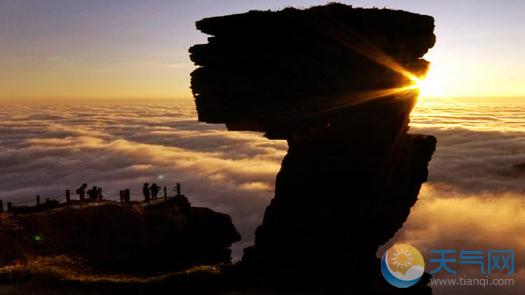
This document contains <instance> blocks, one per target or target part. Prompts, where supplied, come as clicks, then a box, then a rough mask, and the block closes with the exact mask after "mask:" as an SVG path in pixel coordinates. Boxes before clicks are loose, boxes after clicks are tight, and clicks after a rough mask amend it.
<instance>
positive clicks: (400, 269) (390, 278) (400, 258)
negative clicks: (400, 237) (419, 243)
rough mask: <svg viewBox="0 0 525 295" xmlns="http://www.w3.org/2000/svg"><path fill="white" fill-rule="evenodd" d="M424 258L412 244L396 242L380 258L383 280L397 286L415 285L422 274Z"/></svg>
mask: <svg viewBox="0 0 525 295" xmlns="http://www.w3.org/2000/svg"><path fill="white" fill-rule="evenodd" d="M424 271H425V260H424V259H423V255H421V253H420V252H419V251H418V250H417V249H416V248H415V247H413V246H411V245H408V244H396V245H394V246H392V247H391V248H390V249H388V250H387V251H386V252H385V254H384V255H383V258H382V259H381V273H382V274H383V277H384V278H385V280H386V281H387V282H388V283H390V284H391V285H393V286H395V287H398V288H408V287H411V286H413V285H415V284H416V283H417V282H418V281H419V280H420V279H421V277H422V276H423V273H424Z"/></svg>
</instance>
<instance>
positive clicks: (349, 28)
mask: <svg viewBox="0 0 525 295" xmlns="http://www.w3.org/2000/svg"><path fill="white" fill-rule="evenodd" d="M196 25H197V28H198V29H199V30H200V31H202V32H204V33H206V34H209V35H212V36H211V37H209V39H208V43H207V44H201V45H195V46H193V47H192V48H191V49H190V53H191V59H192V60H193V61H194V62H195V64H196V65H198V66H199V68H197V69H196V70H195V71H194V72H193V73H192V81H191V82H192V90H193V93H194V96H195V102H196V106H197V111H198V115H199V120H200V121H204V122H208V123H225V124H226V125H227V127H228V128H229V129H230V130H250V131H262V132H265V136H266V137H268V138H270V139H286V140H287V141H288V145H289V150H288V154H287V155H286V156H285V158H284V160H283V162H282V166H281V170H280V171H279V173H278V175H277V181H276V188H275V198H274V199H273V200H272V201H271V204H270V205H269V206H268V208H267V209H266V212H265V215H264V221H263V224H262V225H260V226H259V227H258V229H257V231H256V240H255V245H254V246H252V247H249V248H247V249H245V254H244V257H243V259H242V262H241V263H240V265H239V269H240V276H241V277H242V280H241V281H242V282H243V285H244V287H247V288H267V289H275V290H285V291H295V290H320V291H322V292H325V293H326V292H328V291H330V292H335V291H356V290H366V291H369V292H370V291H371V290H373V291H374V292H377V293H378V294H390V293H392V294H396V293H397V292H400V291H402V290H399V289H396V288H394V287H392V286H389V285H388V284H387V283H386V282H385V281H384V280H383V278H382V277H381V274H380V266H379V260H378V259H377V258H376V251H377V249H378V247H379V246H380V245H382V244H384V243H386V242H387V241H388V240H389V239H390V238H391V237H392V236H393V235H394V234H395V232H396V231H397V230H398V229H399V228H401V226H402V225H403V223H404V222H405V220H406V219H407V217H408V215H409V213H410V208H411V207H412V206H413V205H414V204H415V202H416V200H417V195H418V193H419V189H420V187H421V184H422V183H423V182H425V181H426V180H427V174H428V171H427V164H428V162H429V161H430V159H431V156H432V153H433V152H434V149H435V145H436V139H435V138H434V137H433V136H426V135H414V134H408V133H407V131H408V124H409V116H410V112H411V110H412V109H413V107H414V105H415V103H416V100H417V95H418V89H417V88H416V87H415V86H414V83H415V81H417V79H418V77H420V76H423V75H424V74H425V73H426V71H427V68H428V65H429V63H428V62H427V61H425V60H424V59H422V56H423V55H424V54H425V53H426V52H427V51H428V49H429V48H431V47H432V46H433V45H434V42H435V36H434V34H433V29H434V20H433V18H432V17H430V16H424V15H419V14H414V13H409V12H405V11H396V10H389V9H363V8H353V7H351V6H346V5H343V4H329V5H325V6H317V7H312V8H309V9H305V10H299V9H294V8H287V9H284V10H281V11H250V12H248V13H244V14H238V15H229V16H222V17H212V18H206V19H203V20H200V21H198V22H197V24H196ZM427 282H428V275H425V278H424V279H423V280H421V281H420V283H419V284H418V285H416V286H414V287H412V288H410V290H408V291H409V292H414V293H417V294H429V293H431V290H430V288H429V287H427V286H425V285H426V283H427ZM404 291H406V290H404Z"/></svg>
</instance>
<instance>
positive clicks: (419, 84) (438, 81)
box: [412, 65, 446, 98]
mask: <svg viewBox="0 0 525 295" xmlns="http://www.w3.org/2000/svg"><path fill="white" fill-rule="evenodd" d="M412 80H413V82H414V87H415V88H418V89H419V98H429V97H440V98H443V97H446V93H445V83H444V81H445V80H446V75H444V74H443V73H442V71H440V69H439V67H434V66H432V65H431V66H430V69H429V71H428V73H427V75H426V76H425V77H423V78H415V79H412Z"/></svg>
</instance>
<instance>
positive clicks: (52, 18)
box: [0, 0, 525, 101]
mask: <svg viewBox="0 0 525 295" xmlns="http://www.w3.org/2000/svg"><path fill="white" fill-rule="evenodd" d="M340 2H343V3H347V4H352V5H354V6H361V7H372V6H376V7H381V8H382V7H388V8H395V9H403V10H408V11H412V12H417V13H422V14H428V15H432V16H434V18H435V19H436V29H435V33H436V35H437V44H436V46H435V48H434V49H432V50H431V51H430V52H429V54H428V56H426V58H427V59H429V60H431V61H432V62H433V65H432V68H431V71H430V73H429V78H428V84H429V87H427V88H428V90H429V91H428V93H427V94H428V95H430V96H446V97H450V96H453V97H465V96H468V97H491V96H492V97H502V96H507V97H510V96H525V83H523V82H525V78H524V77H525V30H523V28H524V27H525V1H519V0H506V1H497V0H477V1H473V0H441V1H435V0H417V1H406V0H392V1H340ZM324 3H327V1H315V0H295V1H282V0H264V1H262V0H261V1H259V0H229V1H219V0H196V1H179V0H156V1H146V0H143V1H139V0H103V1H102V0H90V1H85V0H46V1H40V0H2V1H1V2H0V44H1V46H0V100H2V101H6V100H9V101H13V100H15V101H18V100H35V99H36V100H43V101H45V100H48V99H64V100H73V101H74V100H78V99H99V100H104V99H133V98H169V99H171V98H190V97H191V91H190V89H189V84H190V81H189V74H190V72H191V71H192V70H193V69H194V66H193V64H192V63H191V61H190V60H189V57H188V48H189V47H190V46H191V45H193V44H197V43H204V42H206V35H204V34H201V33H200V32H198V31H197V30H196V29H195V25H194V23H195V21H197V20H199V19H201V18H204V17H209V16H216V15H224V14H231V13H240V12H245V11H248V10H250V9H281V8H284V7H288V6H295V7H309V6H312V5H317V4H324Z"/></svg>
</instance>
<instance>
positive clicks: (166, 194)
mask: <svg viewBox="0 0 525 295" xmlns="http://www.w3.org/2000/svg"><path fill="white" fill-rule="evenodd" d="M167 199H168V188H166V187H164V200H167Z"/></svg>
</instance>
